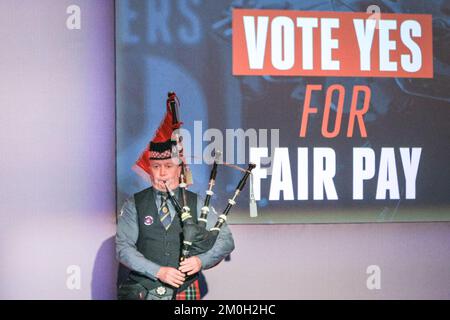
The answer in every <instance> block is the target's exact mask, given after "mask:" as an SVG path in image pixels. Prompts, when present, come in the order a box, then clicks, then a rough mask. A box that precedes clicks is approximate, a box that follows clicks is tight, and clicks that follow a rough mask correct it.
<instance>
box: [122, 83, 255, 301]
mask: <svg viewBox="0 0 450 320" xmlns="http://www.w3.org/2000/svg"><path fill="white" fill-rule="evenodd" d="M178 106H179V102H178V98H177V97H176V95H175V93H173V92H170V93H169V94H168V99H167V111H166V115H165V118H164V120H163V122H162V123H161V125H160V126H159V128H158V130H157V132H156V134H155V136H154V137H153V139H152V140H151V142H150V143H149V145H148V148H147V149H146V150H145V151H144V152H143V153H142V155H141V157H140V158H139V159H138V161H137V162H136V166H135V169H138V170H139V171H140V172H141V173H143V174H146V175H148V176H149V178H150V181H151V183H152V187H150V188H148V189H145V190H143V191H141V192H138V193H136V194H134V195H133V196H132V197H131V198H129V199H128V200H127V201H126V202H125V204H124V205H123V208H122V210H121V211H120V215H119V218H118V226H117V234H116V253H117V258H118V260H119V261H120V263H121V264H123V265H125V266H126V267H128V268H129V269H130V270H131V272H130V274H129V276H128V278H127V279H126V280H125V281H124V282H123V283H122V284H120V285H119V289H118V298H119V299H140V300H156V299H162V300H169V299H177V300H184V299H200V288H199V283H198V273H199V271H200V270H203V269H209V268H211V267H213V266H215V265H217V264H218V263H219V262H220V261H222V260H223V259H224V258H225V257H226V256H228V255H229V254H230V253H231V252H232V251H233V249H234V241H233V236H232V234H231V232H230V229H229V228H228V226H227V224H226V216H227V214H228V213H229V211H230V209H231V207H232V206H233V205H234V204H235V198H236V197H237V195H238V194H239V192H240V191H241V190H242V189H243V187H244V185H245V182H246V181H247V179H248V176H249V174H250V171H251V169H253V166H249V169H247V170H242V171H244V176H243V178H242V179H241V181H240V182H239V184H238V187H237V188H236V191H235V194H234V196H233V197H232V199H229V200H228V205H227V207H226V209H225V210H224V212H223V213H222V214H221V215H220V216H219V217H217V216H216V215H214V214H210V213H209V209H210V208H209V202H210V199H211V196H212V195H213V191H212V188H213V186H214V182H215V177H216V172H217V165H218V164H217V162H216V161H214V165H213V168H212V171H211V177H210V182H209V189H208V190H207V191H206V198H205V200H204V201H201V199H200V197H199V196H198V195H197V194H195V193H193V192H190V191H188V190H187V186H188V185H189V184H190V183H191V180H192V179H191V178H190V170H189V169H188V167H187V166H186V161H185V159H184V158H183V147H182V143H181V141H182V139H181V137H180V136H179V135H178V134H177V129H179V128H180V126H181V124H182V122H180V121H179V117H178Z"/></svg>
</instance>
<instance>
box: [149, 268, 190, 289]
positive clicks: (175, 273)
mask: <svg viewBox="0 0 450 320" xmlns="http://www.w3.org/2000/svg"><path fill="white" fill-rule="evenodd" d="M156 277H157V278H158V279H159V280H160V281H162V282H164V283H167V284H169V285H171V286H172V287H175V288H179V287H180V286H181V285H182V284H183V282H184V279H185V275H184V273H182V272H181V271H179V270H177V269H175V268H172V267H161V268H159V271H158V273H157V274H156Z"/></svg>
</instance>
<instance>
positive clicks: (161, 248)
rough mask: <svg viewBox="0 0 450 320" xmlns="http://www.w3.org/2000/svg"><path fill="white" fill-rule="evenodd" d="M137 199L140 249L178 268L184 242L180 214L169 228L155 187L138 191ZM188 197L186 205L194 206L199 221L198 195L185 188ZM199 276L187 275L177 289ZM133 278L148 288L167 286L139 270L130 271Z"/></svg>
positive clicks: (150, 257)
mask: <svg viewBox="0 0 450 320" xmlns="http://www.w3.org/2000/svg"><path fill="white" fill-rule="evenodd" d="M179 195H180V194H178V195H177V198H178V199H179V201H180V197H179ZM134 200H135V203H136V210H137V215H138V224H139V237H138V241H137V243H136V247H137V250H138V251H139V252H140V253H142V254H143V255H144V257H145V258H147V259H148V260H150V261H153V262H155V263H157V264H159V265H160V266H165V267H174V268H178V266H179V263H180V254H181V246H182V243H183V229H182V226H181V220H180V217H179V215H178V214H176V215H175V216H174V218H173V220H172V223H171V224H170V227H169V228H168V229H167V231H166V229H165V228H164V226H163V224H162V223H161V220H160V219H159V214H158V208H157V207H156V203H155V197H154V194H153V190H152V188H148V189H145V190H143V191H140V192H138V193H136V194H135V195H134ZM186 200H187V205H188V206H189V208H190V209H191V214H192V217H193V219H194V221H195V223H197V195H196V194H195V193H193V192H190V191H186ZM168 201H170V200H168ZM180 203H181V201H180ZM149 221H152V223H151V224H149ZM145 222H146V223H147V225H146V224H145ZM197 277H198V275H197V274H196V275H194V276H190V277H187V278H186V281H185V282H184V283H183V285H182V286H181V287H180V288H178V292H181V291H183V290H184V289H185V288H186V287H187V286H188V285H190V284H191V283H192V282H193V281H194V280H195V279H197ZM130 278H131V279H133V280H135V281H138V282H140V283H141V284H142V285H143V286H144V287H146V288H147V289H149V290H151V289H153V288H155V287H158V286H161V285H165V286H168V285H167V284H163V283H162V282H160V281H158V280H156V281H155V280H152V279H150V278H149V277H146V276H144V275H143V274H140V273H137V272H131V274H130Z"/></svg>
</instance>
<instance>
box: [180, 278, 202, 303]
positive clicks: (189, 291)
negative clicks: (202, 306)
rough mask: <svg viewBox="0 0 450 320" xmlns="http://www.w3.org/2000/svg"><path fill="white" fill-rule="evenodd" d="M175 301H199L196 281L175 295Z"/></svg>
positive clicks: (198, 288) (198, 289)
mask: <svg viewBox="0 0 450 320" xmlns="http://www.w3.org/2000/svg"><path fill="white" fill-rule="evenodd" d="M175 300H200V287H199V284H198V279H197V280H195V281H194V282H192V283H191V284H190V285H189V287H187V288H186V289H185V290H184V291H182V292H179V293H177V295H176V297H175Z"/></svg>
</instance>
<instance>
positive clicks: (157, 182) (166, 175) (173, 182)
mask: <svg viewBox="0 0 450 320" xmlns="http://www.w3.org/2000/svg"><path fill="white" fill-rule="evenodd" d="M180 173H181V167H180V166H179V165H178V164H177V162H176V161H174V160H173V159H166V160H150V178H151V180H152V185H153V187H154V188H155V189H157V190H159V191H166V187H165V185H164V181H165V182H166V183H167V185H168V186H169V188H170V189H175V188H176V187H178V185H179V183H180V182H179V177H180Z"/></svg>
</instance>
